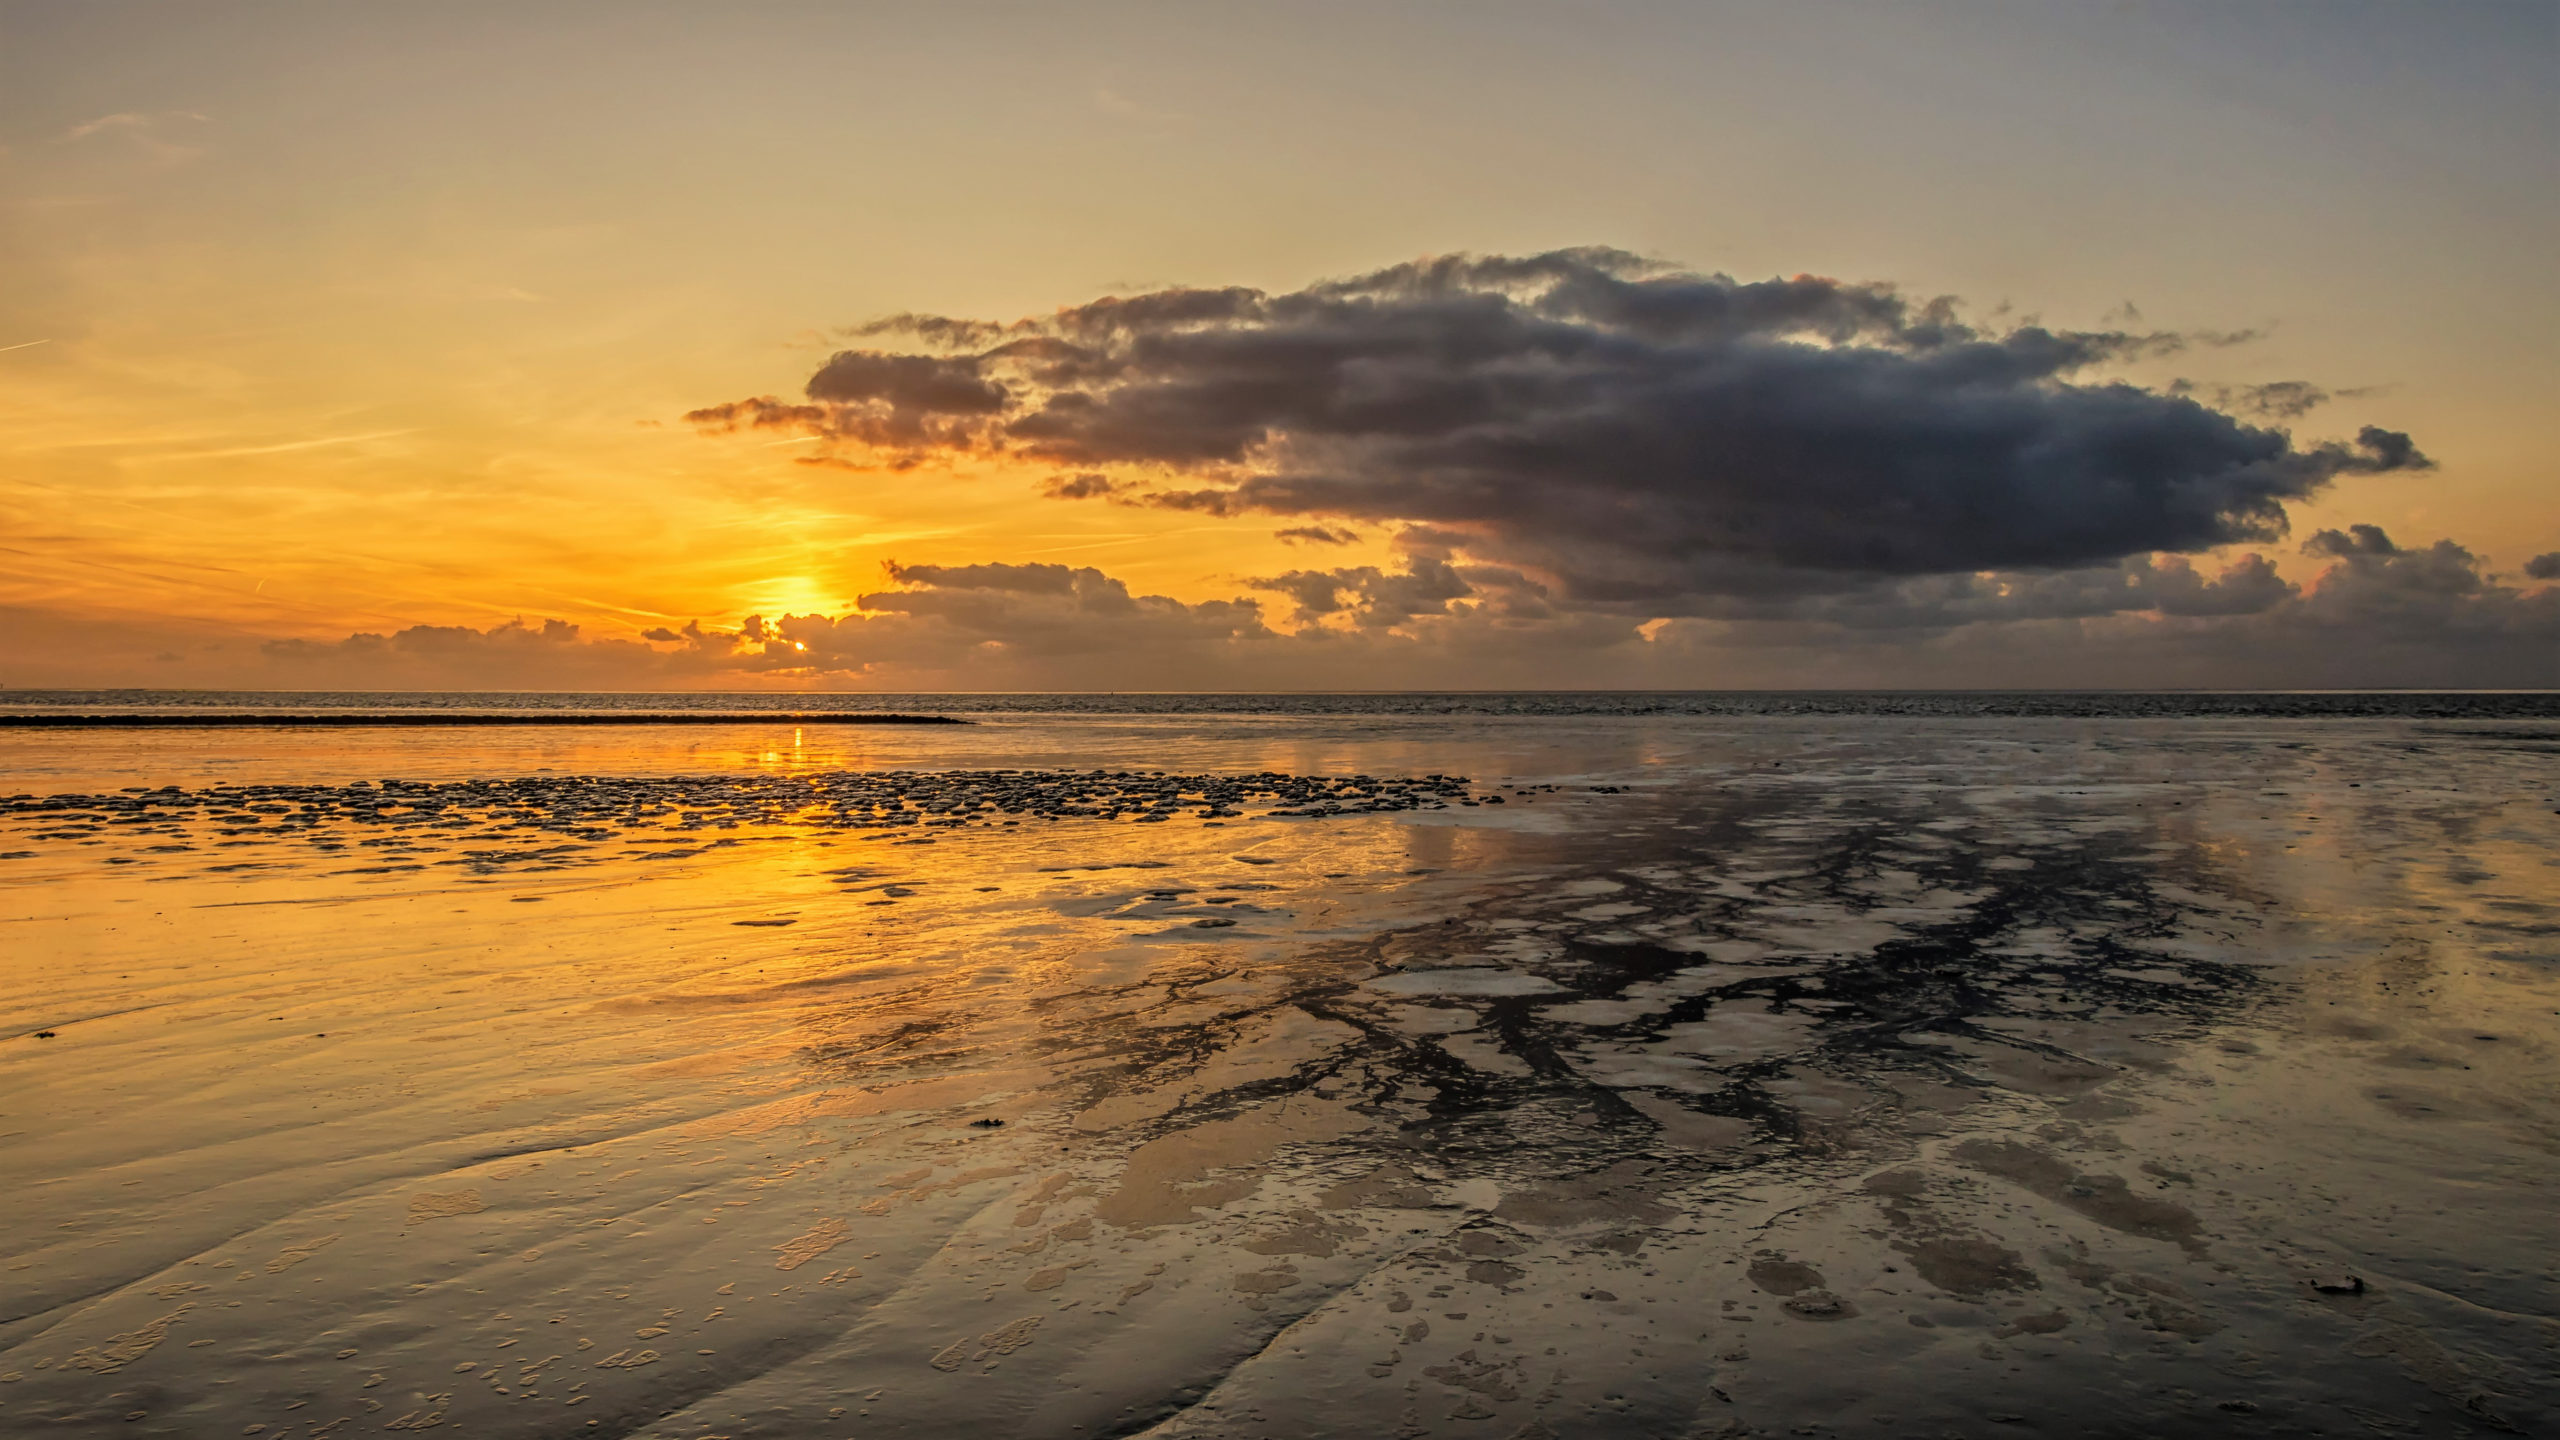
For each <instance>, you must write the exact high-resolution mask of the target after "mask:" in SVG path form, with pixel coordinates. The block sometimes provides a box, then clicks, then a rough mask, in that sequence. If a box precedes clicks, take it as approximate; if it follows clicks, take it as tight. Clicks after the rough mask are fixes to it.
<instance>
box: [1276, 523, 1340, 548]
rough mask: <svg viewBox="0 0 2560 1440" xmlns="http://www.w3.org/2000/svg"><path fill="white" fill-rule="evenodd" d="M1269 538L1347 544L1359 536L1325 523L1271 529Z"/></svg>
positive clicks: (1296, 541) (1318, 543)
mask: <svg viewBox="0 0 2560 1440" xmlns="http://www.w3.org/2000/svg"><path fill="white" fill-rule="evenodd" d="M1271 538H1273V539H1274V540H1281V541H1285V542H1287V543H1289V544H1291V545H1296V544H1300V543H1304V544H1308V545H1349V544H1351V543H1353V542H1354V541H1357V540H1358V539H1359V538H1360V532H1359V531H1357V530H1345V529H1341V528H1338V527H1333V526H1325V525H1292V526H1290V527H1289V528H1287V529H1285V530H1274V531H1272V532H1271Z"/></svg>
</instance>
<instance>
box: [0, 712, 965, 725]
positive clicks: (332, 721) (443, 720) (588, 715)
mask: <svg viewBox="0 0 2560 1440" xmlns="http://www.w3.org/2000/svg"><path fill="white" fill-rule="evenodd" d="M972 723H974V722H972V721H968V720H962V719H960V718H958V717H956V716H951V715H863V714H847V713H828V712H824V711H821V712H817V713H814V714H795V713H783V712H776V711H770V710H767V711H749V712H747V713H744V714H727V715H700V714H694V715H646V714H630V713H625V712H617V711H592V710H590V711H569V710H550V711H517V712H513V713H507V714H490V713H487V712H477V713H455V712H450V711H447V712H436V711H417V712H412V713H407V714H388V715H386V714H381V713H364V712H356V713H349V714H343V715H331V714H309V713H305V714H283V715H258V714H242V713H239V712H232V713H229V714H221V715H183V714H180V715H169V714H160V715H30V714H24V713H20V714H0V730H243V729H260V730H266V729H276V728H291V729H314V730H339V729H351V728H363V729H387V728H393V727H399V728H411V727H420V726H476V725H776V724H790V725H968V724H972Z"/></svg>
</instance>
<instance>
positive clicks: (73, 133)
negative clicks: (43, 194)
mask: <svg viewBox="0 0 2560 1440" xmlns="http://www.w3.org/2000/svg"><path fill="white" fill-rule="evenodd" d="M205 123H207V118H206V117H205V116H203V115H201V114H198V113H197V112H195V111H193V110H161V111H149V112H146V111H141V110H120V111H118V112H116V113H115V114H113V115H101V116H99V117H98V118H97V119H95V120H84V121H82V122H80V123H79V124H77V125H74V126H72V127H71V128H70V129H69V130H66V131H64V132H63V133H62V134H61V135H60V136H59V137H57V139H56V141H55V143H57V144H62V145H70V144H74V143H77V142H79V141H82V140H89V139H94V138H96V137H98V136H101V135H120V136H123V137H124V138H126V139H127V140H129V141H131V142H132V143H133V144H134V145H135V146H136V147H138V148H139V149H141V150H142V152H143V153H144V154H147V155H149V156H150V157H151V158H152V159H154V160H156V161H158V162H160V163H161V164H163V165H175V164H178V163H179V162H181V161H186V160H192V159H194V158H195V157H197V156H199V155H201V154H203V153H204V149H203V147H201V146H196V145H181V144H179V143H178V142H176V141H174V140H171V139H170V138H168V132H170V131H172V130H177V129H183V128H185V127H186V126H188V125H202V124H205Z"/></svg>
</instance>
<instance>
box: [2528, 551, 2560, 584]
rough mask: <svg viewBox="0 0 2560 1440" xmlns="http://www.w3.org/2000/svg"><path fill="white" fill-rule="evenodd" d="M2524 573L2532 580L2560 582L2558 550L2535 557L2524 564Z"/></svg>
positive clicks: (2559, 555) (2559, 554)
mask: <svg viewBox="0 0 2560 1440" xmlns="http://www.w3.org/2000/svg"><path fill="white" fill-rule="evenodd" d="M2524 573H2525V575H2526V577H2527V578H2529V579H2534V580H2560V550H2553V551H2550V552H2548V553H2545V554H2541V555H2536V556H2534V557H2533V558H2532V559H2530V560H2527V561H2526V562H2524Z"/></svg>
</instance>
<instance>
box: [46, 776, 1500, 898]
mask: <svg viewBox="0 0 2560 1440" xmlns="http://www.w3.org/2000/svg"><path fill="white" fill-rule="evenodd" d="M1479 803H1494V804H1499V803H1502V802H1501V801H1500V800H1499V798H1498V797H1495V796H1492V795H1490V794H1488V795H1485V796H1482V797H1478V796H1475V795H1472V794H1470V793H1469V791H1468V781H1467V779H1466V777H1465V776H1462V775H1459V776H1452V775H1432V776H1426V777H1421V778H1405V777H1392V776H1391V777H1380V776H1373V775H1345V776H1308V775H1282V774H1277V773H1263V774H1258V775H1167V774H1163V773H1160V772H1152V771H1145V772H1141V771H1125V770H1123V771H1099V770H1096V771H1085V772H1067V771H1032V770H965V771H907V770H876V771H845V772H837V773H832V774H820V775H792V776H777V775H754V774H748V775H679V776H663V777H660V776H629V777H613V776H593V775H563V776H540V777H526V778H519V779H511V780H456V781H402V780H385V781H382V782H380V783H375V782H372V781H364V780H359V781H356V782H354V783H353V784H349V785H221V786H212V787H208V788H203V789H193V790H190V789H182V788H180V787H178V786H175V785H168V786H162V787H159V788H157V789H146V788H142V787H134V788H132V789H128V790H126V791H123V792H120V793H118V794H114V795H26V794H22V795H12V796H8V797H6V798H5V799H0V831H14V832H16V833H17V834H19V835H22V836H24V837H25V838H26V839H28V840H31V841H47V842H54V843H56V844H61V843H64V842H68V843H70V844H73V845H92V844H103V843H105V841H106V839H107V838H108V837H110V836H113V837H115V838H118V839H127V840H130V839H138V838H142V837H154V838H156V839H158V840H159V841H160V842H161V843H159V844H154V845H148V846H140V847H136V848H137V850H138V851H139V853H138V854H118V855H115V856H113V857H112V858H111V859H110V860H109V861H108V863H110V864H135V863H143V864H149V863H152V862H151V861H150V859H149V858H148V857H151V856H155V855H180V854H185V853H188V852H191V851H195V852H204V851H216V852H218V851H221V850H224V849H230V848H234V847H243V846H257V845H261V844H271V843H275V842H284V841H291V842H298V843H299V844H300V845H301V846H303V847H304V848H306V849H308V850H312V851H316V852H319V853H321V854H323V855H326V854H334V853H338V852H342V851H346V850H348V849H349V848H350V847H353V848H354V849H356V850H358V851H364V850H371V851H375V852H378V858H380V859H382V860H383V861H384V862H385V863H383V864H380V865H375V866H369V867H363V868H357V869H351V870H343V871H338V872H335V873H340V874H354V875H364V874H380V873H387V872H390V871H396V870H414V869H420V868H423V867H424V866H425V865H427V864H438V865H451V866H459V867H463V868H465V869H468V870H470V871H471V872H473V873H475V874H490V873H495V872H498V871H502V870H527V871H539V870H554V869H563V868H567V867H568V866H570V865H573V864H581V863H585V864H592V863H597V862H599V861H604V860H618V859H643V860H672V859H682V858H685V857H687V856H690V855H695V854H699V853H701V845H702V844H735V843H738V840H737V838H736V837H731V836H726V835H724V834H723V832H731V831H738V830H742V829H754V828H765V829H771V828H774V827H786V828H790V829H796V830H802V831H848V830H851V831H865V830H874V831H876V830H890V831H915V832H917V833H918V835H919V836H925V835H930V834H931V833H932V832H936V831H941V830H951V829H961V828H966V827H971V826H977V827H989V826H1019V825H1022V824H1025V823H1037V822H1044V821H1045V822H1052V823H1054V822H1060V821H1101V822H1105V823H1108V822H1115V821H1126V822H1128V823H1132V824H1162V823H1164V822H1166V821H1170V820H1176V819H1191V820H1200V821H1225V820H1231V819H1242V818H1246V817H1248V816H1250V817H1253V818H1259V819H1271V818H1287V819H1324V818H1330V817H1335V816H1343V815H1380V814H1393V813H1397V812H1401V811H1409V810H1425V809H1446V808H1448V807H1450V806H1452V805H1461V806H1472V805H1476V804H1479ZM367 832H370V833H367ZM694 836H703V837H706V838H705V839H704V840H703V841H701V842H699V843H697V844H694V845H692V846H687V845H686V843H685V842H686V840H687V839H689V838H690V837H694ZM544 837H557V838H556V839H553V840H552V841H551V842H550V843H547V844H546V843H529V842H540V841H542V840H543V838H544ZM612 840H622V841H627V842H634V843H636V844H639V845H642V846H648V845H651V844H652V843H654V844H655V845H656V846H658V847H661V848H642V849H633V850H626V851H623V852H618V853H606V852H599V851H597V850H596V848H595V847H596V846H597V845H598V844H600V843H601V842H605V841H612ZM667 846H674V847H675V848H663V847H667ZM457 850H458V851H459V853H453V852H455V851H457ZM38 853H39V852H37V851H33V850H10V851H6V852H0V855H5V857H6V858H10V859H26V858H30V857H32V856H34V855H36V854H38ZM425 856H440V857H443V858H437V859H432V860H429V859H423V858H419V857H425ZM267 863H271V862H265V861H243V860H238V859H236V858H235V859H234V860H233V862H232V863H226V864H218V865H213V866H210V867H207V868H208V869H209V870H211V871H215V872H220V871H227V870H238V869H247V868H256V867H263V866H264V865H265V864H267Z"/></svg>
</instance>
